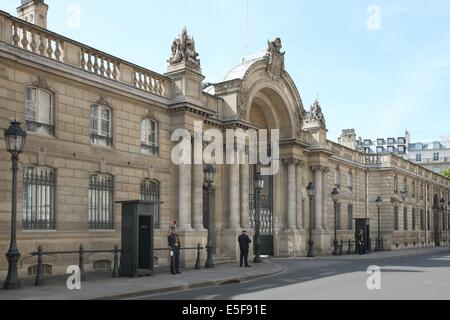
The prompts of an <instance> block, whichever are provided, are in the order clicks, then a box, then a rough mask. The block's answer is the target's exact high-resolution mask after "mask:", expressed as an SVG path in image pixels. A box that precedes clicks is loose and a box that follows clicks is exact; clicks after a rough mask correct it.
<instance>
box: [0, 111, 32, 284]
mask: <svg viewBox="0 0 450 320" xmlns="http://www.w3.org/2000/svg"><path fill="white" fill-rule="evenodd" d="M26 138H27V133H26V132H25V131H23V130H22V128H21V127H20V122H17V121H15V120H14V121H13V122H11V126H10V127H9V128H8V129H6V130H5V142H6V150H8V152H9V153H11V160H12V192H11V193H12V202H11V209H12V210H11V242H10V245H9V250H8V253H7V254H6V258H7V260H8V276H7V277H6V280H5V283H4V285H3V289H5V290H12V289H18V288H20V279H19V275H18V273H17V262H18V261H19V258H20V253H19V250H18V249H17V243H16V228H17V171H18V170H19V165H18V162H19V154H21V153H22V152H23V149H24V147H25V141H26Z"/></svg>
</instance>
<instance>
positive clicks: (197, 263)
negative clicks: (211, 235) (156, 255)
mask: <svg viewBox="0 0 450 320" xmlns="http://www.w3.org/2000/svg"><path fill="white" fill-rule="evenodd" d="M204 249H205V247H202V245H201V244H200V243H198V244H197V246H196V247H190V248H189V247H186V248H180V250H181V251H186V250H197V257H196V259H195V267H194V268H195V269H196V270H198V269H200V251H201V250H204ZM153 250H154V251H169V252H170V248H155V249H153Z"/></svg>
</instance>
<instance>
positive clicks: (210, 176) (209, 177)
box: [203, 164, 216, 269]
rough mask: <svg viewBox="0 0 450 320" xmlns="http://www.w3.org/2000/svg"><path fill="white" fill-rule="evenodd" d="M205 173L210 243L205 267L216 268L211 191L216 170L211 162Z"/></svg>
mask: <svg viewBox="0 0 450 320" xmlns="http://www.w3.org/2000/svg"><path fill="white" fill-rule="evenodd" d="M203 172H204V174H205V184H206V187H207V192H208V199H207V202H206V208H207V210H208V245H207V246H206V250H207V252H208V257H207V259H206V264H205V267H206V268H207V269H211V268H214V260H213V252H214V248H215V245H214V244H213V239H212V232H213V223H212V214H211V191H212V184H213V182H214V175H215V173H216V170H215V169H214V167H213V166H212V165H211V164H207V165H206V166H205V168H204V170H203Z"/></svg>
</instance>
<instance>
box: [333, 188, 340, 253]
mask: <svg viewBox="0 0 450 320" xmlns="http://www.w3.org/2000/svg"><path fill="white" fill-rule="evenodd" d="M331 199H333V203H334V241H333V246H334V250H333V256H338V255H339V243H338V241H337V209H338V201H339V191H338V189H337V188H334V189H333V191H332V192H331Z"/></svg>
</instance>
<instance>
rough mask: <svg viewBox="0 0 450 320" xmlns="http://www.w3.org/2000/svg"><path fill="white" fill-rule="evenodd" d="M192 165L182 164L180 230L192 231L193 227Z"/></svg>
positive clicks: (180, 175)
mask: <svg viewBox="0 0 450 320" xmlns="http://www.w3.org/2000/svg"><path fill="white" fill-rule="evenodd" d="M191 167H192V166H191V165H188V164H180V166H179V174H178V179H179V181H178V185H179V194H178V199H179V200H178V201H179V213H178V214H179V221H178V228H180V229H185V230H190V229H191V228H192V227H191V179H192V175H191Z"/></svg>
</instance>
